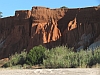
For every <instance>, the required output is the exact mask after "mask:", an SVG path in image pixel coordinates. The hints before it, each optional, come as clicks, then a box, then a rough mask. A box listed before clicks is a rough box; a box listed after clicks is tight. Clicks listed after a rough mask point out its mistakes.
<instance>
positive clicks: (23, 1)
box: [0, 0, 100, 17]
mask: <svg viewBox="0 0 100 75" xmlns="http://www.w3.org/2000/svg"><path fill="white" fill-rule="evenodd" d="M99 4H100V0H0V11H1V12H3V14H2V15H3V17H7V16H13V15H14V13H15V11H16V10H31V8H32V6H44V7H49V8H59V7H61V6H66V7H68V8H78V7H90V6H97V5H99Z"/></svg>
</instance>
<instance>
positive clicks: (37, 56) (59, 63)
mask: <svg viewBox="0 0 100 75" xmlns="http://www.w3.org/2000/svg"><path fill="white" fill-rule="evenodd" d="M9 58H10V60H9V61H8V62H7V63H6V64H5V65H4V66H6V67H11V66H15V65H22V66H23V65H27V64H28V65H31V66H32V65H40V64H42V66H44V68H77V67H84V68H86V67H93V66H95V67H100V47H99V48H96V49H95V50H94V51H92V50H81V51H79V52H74V51H73V49H71V48H68V47H64V46H59V47H55V48H52V49H50V50H49V49H46V48H45V47H43V46H41V45H40V46H36V47H33V48H32V49H31V50H30V52H29V53H27V52H24V51H23V52H21V54H17V53H16V54H15V55H12V56H10V57H9Z"/></svg>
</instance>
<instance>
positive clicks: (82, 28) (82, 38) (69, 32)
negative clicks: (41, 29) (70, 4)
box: [46, 8, 100, 50]
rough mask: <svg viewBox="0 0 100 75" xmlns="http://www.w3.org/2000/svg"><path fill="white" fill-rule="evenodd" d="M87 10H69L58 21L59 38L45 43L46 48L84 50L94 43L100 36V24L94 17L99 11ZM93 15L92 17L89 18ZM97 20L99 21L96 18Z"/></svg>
mask: <svg viewBox="0 0 100 75" xmlns="http://www.w3.org/2000/svg"><path fill="white" fill-rule="evenodd" d="M90 11H91V12H93V13H92V14H91V12H89V11H88V10H87V9H84V11H83V9H82V10H80V9H76V10H74V9H70V10H68V11H67V12H66V13H65V15H64V17H63V18H61V19H60V20H58V22H57V24H58V29H59V30H60V31H61V35H62V36H61V37H60V38H59V39H58V40H56V41H52V42H49V43H46V47H47V48H52V47H56V46H61V45H64V46H68V47H74V48H75V50H76V49H86V48H87V47H89V45H91V44H92V43H94V42H95V40H96V38H98V37H99V35H100V29H99V28H100V22H98V20H97V18H96V15H97V13H98V12H99V11H100V10H98V11H95V9H94V8H90ZM91 15H94V16H91ZM98 19H100V18H99V17H98Z"/></svg>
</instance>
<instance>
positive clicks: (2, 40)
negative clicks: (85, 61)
mask: <svg viewBox="0 0 100 75" xmlns="http://www.w3.org/2000/svg"><path fill="white" fill-rule="evenodd" d="M99 13H100V8H99V7H88V8H76V9H64V8H59V9H50V8H45V7H32V9H31V10H18V11H16V12H15V16H10V17H6V18H1V19H0V58H4V57H8V56H9V55H11V54H13V53H15V52H20V51H22V50H24V49H26V50H27V51H29V50H30V49H31V48H32V47H34V46H37V45H40V44H42V45H43V46H45V47H47V48H52V47H55V46H59V45H65V46H68V47H74V49H75V50H76V49H78V48H79V49H80V48H84V49H85V48H87V47H89V46H90V45H91V44H92V43H95V42H97V41H99V40H100V38H99V36H100V29H99V28H100V14H99Z"/></svg>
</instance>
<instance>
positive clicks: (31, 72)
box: [0, 68, 100, 75]
mask: <svg viewBox="0 0 100 75" xmlns="http://www.w3.org/2000/svg"><path fill="white" fill-rule="evenodd" d="M0 75H100V68H92V69H91V68H88V69H85V68H83V69H82V68H73V69H0Z"/></svg>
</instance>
